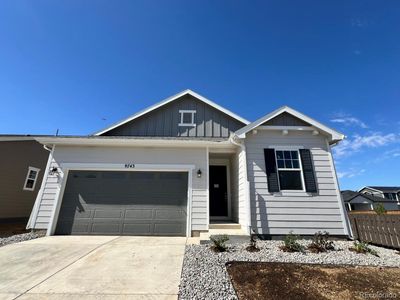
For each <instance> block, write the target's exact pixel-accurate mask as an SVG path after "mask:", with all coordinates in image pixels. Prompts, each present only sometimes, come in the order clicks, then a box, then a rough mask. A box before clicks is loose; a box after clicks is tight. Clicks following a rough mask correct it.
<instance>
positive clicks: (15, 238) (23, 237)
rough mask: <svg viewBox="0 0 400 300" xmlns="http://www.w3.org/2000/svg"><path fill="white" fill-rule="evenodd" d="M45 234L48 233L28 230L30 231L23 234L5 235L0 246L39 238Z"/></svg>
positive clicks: (0, 240)
mask: <svg viewBox="0 0 400 300" xmlns="http://www.w3.org/2000/svg"><path fill="white" fill-rule="evenodd" d="M45 234H46V233H45V232H42V231H37V232H28V233H23V234H16V235H12V236H9V237H5V238H0V247H2V246H5V245H9V244H14V243H19V242H23V241H29V240H33V239H37V238H40V237H43V236H44V235H45Z"/></svg>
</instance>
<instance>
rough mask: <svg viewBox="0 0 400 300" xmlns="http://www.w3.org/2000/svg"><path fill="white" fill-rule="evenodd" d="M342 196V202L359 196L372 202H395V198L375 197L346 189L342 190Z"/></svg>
mask: <svg viewBox="0 0 400 300" xmlns="http://www.w3.org/2000/svg"><path fill="white" fill-rule="evenodd" d="M341 193H342V197H343V201H344V202H350V201H351V200H353V199H354V198H356V197H358V196H360V197H363V198H365V199H367V200H370V201H372V202H374V203H379V202H393V203H394V202H396V201H395V200H390V199H386V198H382V197H376V196H372V195H368V194H364V193H360V192H354V191H350V190H346V191H342V192H341Z"/></svg>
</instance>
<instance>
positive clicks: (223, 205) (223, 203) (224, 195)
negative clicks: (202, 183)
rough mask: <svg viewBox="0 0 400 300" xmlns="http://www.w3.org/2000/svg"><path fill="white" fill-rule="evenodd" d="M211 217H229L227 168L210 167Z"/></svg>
mask: <svg viewBox="0 0 400 300" xmlns="http://www.w3.org/2000/svg"><path fill="white" fill-rule="evenodd" d="M209 186H210V216H211V217H227V216H228V189H227V177H226V166H210V185H209Z"/></svg>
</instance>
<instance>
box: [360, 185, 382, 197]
mask: <svg viewBox="0 0 400 300" xmlns="http://www.w3.org/2000/svg"><path fill="white" fill-rule="evenodd" d="M363 189H369V190H373V191H376V192H378V193H381V194H382V195H383V192H382V191H380V190H377V189H374V188H372V187H369V186H364V187H363V188H361V189H359V190H358V191H357V192H359V193H361V191H362V190H363Z"/></svg>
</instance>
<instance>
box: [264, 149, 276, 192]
mask: <svg viewBox="0 0 400 300" xmlns="http://www.w3.org/2000/svg"><path fill="white" fill-rule="evenodd" d="M264 159H265V171H266V173H267V184H268V191H269V192H270V193H276V192H279V181H278V172H277V169H276V161H275V150H274V149H264Z"/></svg>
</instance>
